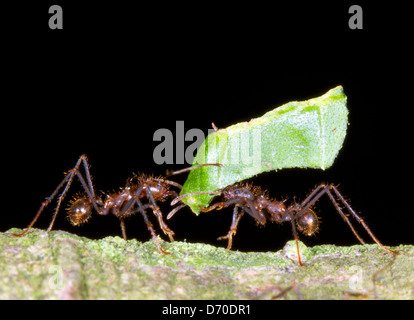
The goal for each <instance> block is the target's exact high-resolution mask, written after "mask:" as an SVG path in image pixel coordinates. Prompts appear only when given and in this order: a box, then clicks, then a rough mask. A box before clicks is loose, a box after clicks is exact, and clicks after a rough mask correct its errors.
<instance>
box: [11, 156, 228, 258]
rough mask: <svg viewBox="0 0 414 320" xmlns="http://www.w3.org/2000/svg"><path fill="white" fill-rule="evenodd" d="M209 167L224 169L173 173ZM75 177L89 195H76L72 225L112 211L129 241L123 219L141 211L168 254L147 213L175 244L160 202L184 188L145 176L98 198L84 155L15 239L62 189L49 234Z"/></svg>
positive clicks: (70, 216)
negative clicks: (154, 217) (152, 214)
mask: <svg viewBox="0 0 414 320" xmlns="http://www.w3.org/2000/svg"><path fill="white" fill-rule="evenodd" d="M206 165H207V166H208V165H213V166H221V165H219V164H201V165H197V166H193V167H190V168H186V169H182V170H179V171H176V172H173V173H172V174H177V173H182V172H185V171H189V170H193V169H197V168H199V167H202V166H206ZM81 166H82V167H83V169H84V173H83V174H82V172H81V170H80V168H81ZM75 176H76V177H77V178H78V180H79V182H80V183H81V185H82V188H83V190H84V191H85V193H86V194H84V195H83V196H77V197H76V198H75V199H74V200H72V201H71V203H70V206H69V207H68V208H67V216H68V219H69V221H70V223H71V224H72V225H74V226H79V225H81V224H83V223H85V222H87V221H88V220H89V218H90V217H91V215H92V210H93V209H94V210H95V211H96V212H97V213H98V214H100V215H107V214H108V213H110V212H111V213H112V214H114V215H115V216H116V217H117V218H118V219H119V221H120V224H121V230H122V235H123V237H124V239H125V240H126V239H127V236H126V231H125V222H124V219H125V218H126V217H128V216H131V215H133V214H135V213H137V212H139V213H141V214H142V216H143V218H144V221H145V224H146V225H147V228H148V230H149V231H150V232H151V235H152V238H153V239H154V242H155V244H156V245H157V248H158V250H159V251H161V252H162V253H163V254H169V253H168V252H166V251H165V250H164V249H163V248H162V247H161V245H160V243H159V242H158V239H157V234H156V233H155V230H154V228H153V226H152V224H151V222H150V220H149V218H148V216H147V214H146V210H147V209H148V208H150V209H151V210H152V212H153V213H154V214H155V216H156V217H157V219H158V223H159V225H160V228H161V230H162V231H163V232H164V234H166V235H168V237H169V239H170V241H174V238H173V236H174V232H173V231H172V230H171V229H170V228H169V227H168V226H167V224H166V223H165V222H164V219H163V216H162V212H161V210H160V208H159V207H158V205H157V202H158V201H165V200H166V199H168V198H169V197H177V193H176V192H175V191H174V190H171V189H170V186H174V187H177V188H179V189H181V188H182V186H181V185H180V184H178V183H176V182H174V181H170V180H167V179H166V178H164V177H153V176H147V175H144V174H141V175H134V176H133V177H132V178H130V179H128V181H127V183H126V186H125V187H124V188H121V190H120V191H118V192H114V193H110V194H106V198H105V199H102V198H101V197H97V196H96V194H95V191H94V188H93V184H92V176H91V174H90V172H89V164H88V159H87V156H86V155H81V156H80V157H79V159H78V161H77V162H76V165H75V166H74V167H73V168H72V169H71V170H69V171H68V172H67V173H66V174H65V177H64V178H63V179H62V181H61V182H60V183H59V185H58V186H57V187H56V189H55V191H53V192H52V194H51V195H50V196H49V197H47V198H46V200H45V201H44V202H42V204H41V206H40V208H39V210H38V211H37V214H36V215H35V217H34V218H33V220H32V222H31V223H30V224H29V226H28V227H27V228H26V230H24V231H23V232H21V233H19V234H13V236H15V237H20V236H23V235H25V234H26V233H27V232H28V231H29V230H30V229H31V228H32V227H33V225H34V224H35V222H36V221H37V219H38V218H39V216H40V214H41V213H42V212H43V210H44V209H45V208H46V207H47V206H48V205H49V204H50V203H51V202H52V201H53V199H55V198H56V196H58V193H59V191H60V190H61V189H62V188H63V191H62V192H61V193H60V195H59V196H58V199H57V206H56V208H55V211H54V213H53V217H52V221H51V223H50V225H49V227H48V228H47V231H48V232H49V231H50V230H52V227H53V224H54V222H55V220H56V216H57V214H58V212H59V209H60V206H61V203H62V201H63V199H64V198H65V196H66V194H67V192H68V190H69V188H70V186H71V184H72V182H73V179H74V177H75ZM145 199H146V200H147V203H144V202H143V200H145ZM184 206H185V205H180V206H177V207H176V208H175V209H174V212H176V211H178V210H179V209H181V208H182V207H184Z"/></svg>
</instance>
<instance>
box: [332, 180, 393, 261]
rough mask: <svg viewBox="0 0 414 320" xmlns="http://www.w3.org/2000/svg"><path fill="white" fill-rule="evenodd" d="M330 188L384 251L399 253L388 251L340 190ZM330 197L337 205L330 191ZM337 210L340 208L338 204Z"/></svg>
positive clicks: (333, 187)
mask: <svg viewBox="0 0 414 320" xmlns="http://www.w3.org/2000/svg"><path fill="white" fill-rule="evenodd" d="M329 188H330V189H332V190H333V191H334V192H335V194H336V196H337V197H338V198H339V199H340V200H341V202H342V203H343V204H344V205H345V207H346V208H347V209H348V211H349V212H350V213H351V214H352V215H353V216H354V218H355V219H356V220H357V221H358V222H359V223H360V224H361V225H362V226H363V227H364V229H365V231H366V232H367V233H368V234H369V235H370V236H371V238H372V240H374V241H375V242H376V243H377V244H378V245H379V246H380V247H381V248H382V249H384V250H386V251H388V252H390V253H393V254H397V251H394V250H391V249H388V248H387V247H386V246H384V245H383V244H382V243H381V242H380V241H379V240H378V239H377V237H376V236H375V235H374V234H373V233H372V231H371V229H370V228H369V227H368V226H367V224H366V223H365V221H364V220H363V219H362V218H361V217H360V216H358V215H357V214H356V212H355V211H354V210H353V209H352V208H351V206H350V205H349V204H348V202H347V201H346V200H345V198H344V197H343V196H342V194H341V193H340V192H339V191H338V189H337V188H336V187H335V186H334V185H333V184H331V185H329ZM328 195H329V198H330V199H331V201H332V202H333V203H334V205H335V203H336V201H335V199H334V197H333V196H332V194H331V192H330V191H328ZM335 208H337V210H338V208H339V206H338V205H337V204H336V205H335Z"/></svg>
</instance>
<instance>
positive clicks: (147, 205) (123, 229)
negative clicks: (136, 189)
mask: <svg viewBox="0 0 414 320" xmlns="http://www.w3.org/2000/svg"><path fill="white" fill-rule="evenodd" d="M149 207H151V206H150V205H149V204H146V205H144V206H142V208H143V209H144V210H146V209H147V208H149ZM138 211H140V210H139V209H135V210H134V211H132V212H130V213H129V214H128V216H130V215H133V214H135V213H137V212H138ZM115 216H116V217H118V218H119V222H120V224H121V231H122V237H123V238H124V240H125V241H126V240H128V239H127V235H126V228H125V220H124V216H123V215H121V214H119V212H116V211H115Z"/></svg>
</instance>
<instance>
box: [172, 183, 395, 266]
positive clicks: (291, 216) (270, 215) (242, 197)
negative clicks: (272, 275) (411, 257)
mask: <svg viewBox="0 0 414 320" xmlns="http://www.w3.org/2000/svg"><path fill="white" fill-rule="evenodd" d="M198 194H210V195H218V194H221V195H222V197H223V201H221V202H217V203H215V204H213V205H211V206H210V207H207V208H202V207H201V206H199V209H200V210H201V211H203V212H209V211H212V210H214V209H217V210H220V209H223V208H226V207H229V206H233V205H234V209H233V219H232V224H231V227H230V230H229V232H228V233H227V235H225V236H222V237H219V238H218V239H219V240H221V239H227V240H228V244H227V249H231V247H232V244H233V236H234V235H235V234H236V232H237V226H238V224H239V222H240V219H241V218H242V217H243V215H244V214H245V213H247V214H248V215H250V216H251V217H252V218H253V219H255V220H256V222H257V224H258V225H265V224H266V222H267V221H270V222H276V223H279V224H280V223H283V222H290V223H291V226H292V233H293V237H294V239H295V240H296V250H297V255H298V263H299V265H301V266H302V265H303V263H302V260H301V257H300V252H299V243H298V240H299V236H298V231H299V232H301V233H303V234H305V235H307V236H310V235H313V234H315V233H316V232H317V231H318V229H319V223H320V222H319V218H318V216H317V215H316V213H315V212H314V211H313V210H312V206H313V205H314V204H315V203H316V201H318V200H319V198H320V197H322V196H323V195H324V194H326V195H328V197H329V199H330V200H331V202H332V204H333V205H334V207H335V209H336V211H337V212H338V213H339V215H340V216H341V217H342V218H343V219H344V221H345V222H346V223H347V224H348V226H349V227H350V228H351V230H352V232H353V233H354V235H355V236H356V238H357V239H358V240H359V242H360V243H361V244H365V242H364V241H363V240H362V238H361V237H360V236H359V235H358V233H357V232H356V230H355V228H354V227H353V225H352V223H351V221H350V220H349V219H348V217H347V215H346V214H345V213H344V212H343V211H342V209H341V207H340V206H339V204H338V200H339V201H340V202H341V203H342V204H343V205H344V206H345V207H346V209H347V210H348V211H349V213H350V214H351V216H352V217H353V218H355V219H356V220H357V221H358V222H359V223H360V224H361V225H362V226H363V228H364V229H365V230H366V232H367V233H368V234H369V235H370V237H371V238H372V240H374V241H375V242H376V243H377V244H378V245H379V246H380V247H381V248H382V249H384V250H386V251H388V252H390V253H393V254H396V253H397V252H396V251H393V250H391V249H389V248H387V247H385V246H384V245H383V244H382V243H381V242H380V241H379V240H378V239H377V237H375V235H374V234H373V233H372V231H371V230H370V229H369V227H368V226H367V224H366V223H365V221H364V220H363V219H362V218H361V217H360V216H359V215H358V214H357V213H356V212H355V211H354V210H353V209H352V208H351V206H350V205H349V204H348V202H347V201H346V200H345V198H344V197H343V196H342V194H341V193H340V192H339V191H338V188H337V187H336V186H335V185H333V184H324V183H321V184H320V185H318V186H317V187H316V188H315V189H314V190H313V191H312V192H311V193H310V194H309V196H307V197H306V199H305V200H303V201H302V202H300V203H296V202H294V203H292V204H291V205H289V206H286V205H285V204H284V202H285V201H277V200H274V199H271V198H270V197H269V196H268V194H267V192H266V191H263V190H262V189H261V188H260V187H257V186H252V185H250V184H242V183H241V184H234V185H232V186H229V187H226V188H224V189H222V190H219V191H215V192H192V193H188V194H184V195H180V196H178V197H176V198H175V199H174V200H173V201H172V202H171V205H174V204H176V203H177V202H178V201H181V200H182V199H183V198H185V197H188V196H192V195H198ZM174 214H175V212H174V211H172V212H171V213H170V214H169V215H168V216H167V219H170V218H171V217H172V216H173V215H174Z"/></svg>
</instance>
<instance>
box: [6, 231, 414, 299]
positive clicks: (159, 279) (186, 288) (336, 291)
mask: <svg viewBox="0 0 414 320" xmlns="http://www.w3.org/2000/svg"><path fill="white" fill-rule="evenodd" d="M19 231H20V230H19V229H11V230H9V231H7V232H5V233H0V298H1V299H275V298H276V299H347V298H351V299H355V298H358V299H414V275H413V272H412V270H414V246H412V245H401V246H398V247H394V248H393V249H395V250H398V251H399V252H400V254H399V255H398V256H395V257H394V256H393V255H392V254H389V253H387V252H385V251H383V250H381V249H380V248H379V247H378V246H377V245H366V246H362V245H357V246H352V247H337V246H334V245H321V246H316V247H306V246H305V245H304V244H302V243H301V253H302V258H303V260H304V264H305V265H304V266H303V267H300V266H299V265H298V264H297V262H296V261H295V259H296V254H295V253H296V251H295V245H294V242H292V241H289V242H288V243H287V244H286V246H285V247H284V248H283V249H282V250H279V251H276V252H239V251H229V250H226V249H224V248H220V247H214V246H211V245H207V244H201V243H188V242H173V243H169V242H164V241H162V240H161V239H160V241H161V243H162V245H163V247H164V248H165V249H166V250H167V251H169V252H170V253H171V255H162V254H161V253H160V252H159V251H158V250H157V248H156V245H155V243H154V242H153V241H148V242H144V243H141V242H138V241H136V240H128V241H124V240H123V239H121V238H119V237H106V238H104V239H101V240H90V239H87V238H84V237H79V236H76V235H73V234H70V233H67V232H63V231H52V232H49V233H47V232H45V231H43V230H38V229H32V230H31V231H30V232H29V233H28V234H27V235H26V236H24V237H21V238H13V237H11V234H12V233H16V232H19Z"/></svg>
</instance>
